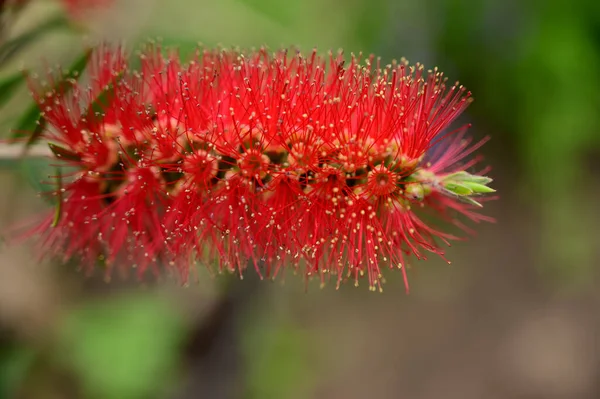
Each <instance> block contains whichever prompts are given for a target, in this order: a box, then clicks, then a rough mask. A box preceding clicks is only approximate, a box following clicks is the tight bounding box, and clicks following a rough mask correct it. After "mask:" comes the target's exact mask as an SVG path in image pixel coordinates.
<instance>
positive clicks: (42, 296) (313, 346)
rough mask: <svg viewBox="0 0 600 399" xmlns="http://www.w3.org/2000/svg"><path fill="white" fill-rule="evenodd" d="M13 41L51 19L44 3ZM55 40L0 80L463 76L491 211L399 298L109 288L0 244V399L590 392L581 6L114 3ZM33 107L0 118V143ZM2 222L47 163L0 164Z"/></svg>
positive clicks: (45, 41) (54, 33)
mask: <svg viewBox="0 0 600 399" xmlns="http://www.w3.org/2000/svg"><path fill="white" fill-rule="evenodd" d="M38 3H39V4H34V5H32V7H31V9H29V10H27V13H26V14H25V15H23V16H22V17H21V18H20V19H19V21H17V23H16V25H15V26H14V29H13V30H12V32H13V35H18V34H19V32H26V31H28V30H29V29H32V28H35V27H39V26H40V24H42V23H43V22H44V21H46V20H47V19H48V18H51V17H52V15H54V13H55V12H58V11H59V10H58V8H57V7H56V5H55V4H53V3H52V2H51V1H39V2H38ZM80 24H81V25H82V26H86V29H80V30H79V31H77V32H73V31H72V30H69V29H53V30H51V31H49V32H48V33H47V34H44V36H43V37H40V38H39V40H36V41H35V42H34V43H31V44H30V45H29V46H28V47H27V50H26V51H23V52H22V53H19V55H18V56H16V57H14V58H13V59H12V60H11V61H10V62H9V63H8V64H7V65H6V66H5V67H4V68H3V69H2V70H1V71H0V76H2V77H6V76H9V75H10V74H11V73H14V72H15V71H16V69H17V68H18V67H19V66H21V65H25V66H28V67H32V68H34V69H36V68H38V69H39V68H40V67H41V64H40V61H41V58H42V57H43V58H45V59H46V60H47V62H48V63H49V64H53V63H55V62H59V63H62V64H65V65H68V64H70V63H71V62H72V61H73V60H74V59H76V58H77V57H78V56H79V55H80V53H81V51H82V49H83V48H84V46H85V44H89V43H97V42H98V41H99V40H110V41H121V40H122V41H124V42H125V43H126V45H127V46H128V47H129V48H135V47H136V44H139V43H141V42H144V41H146V40H147V39H148V38H156V37H160V38H162V41H163V42H164V43H165V44H169V45H178V46H179V47H180V49H181V51H182V52H183V53H187V52H190V51H192V49H193V47H194V46H195V44H196V43H197V42H202V43H205V44H207V45H216V44H223V45H226V46H229V45H239V46H242V47H252V46H255V47H258V46H261V45H263V44H267V45H269V46H271V47H273V48H276V47H279V46H290V45H297V46H300V48H301V49H304V50H310V49H312V48H313V47H317V48H318V49H319V50H320V51H322V52H325V51H327V50H329V49H333V50H337V49H338V48H344V50H345V52H346V53H347V54H349V53H351V52H355V53H358V52H361V51H362V52H363V53H376V54H377V55H379V56H381V57H382V60H383V62H384V63H387V62H390V61H391V60H392V59H394V58H396V59H399V58H400V57H403V56H404V57H406V58H408V59H409V60H410V61H411V62H413V63H414V62H422V63H424V64H425V65H426V66H429V67H433V66H438V67H439V68H440V69H441V70H442V71H444V72H445V73H446V75H447V76H449V77H450V79H456V80H460V81H461V82H462V83H463V84H464V85H465V86H467V87H468V88H469V89H470V90H471V91H472V92H473V94H474V97H475V100H476V101H475V102H474V103H473V105H472V106H471V107H470V109H469V110H468V112H467V115H465V116H464V118H463V119H464V121H470V122H472V123H473V126H474V127H473V128H472V129H471V134H472V135H474V136H477V137H483V136H485V135H490V136H491V137H492V140H491V141H490V142H489V143H488V144H487V145H486V146H485V147H484V148H483V153H484V154H485V156H486V161H487V163H489V164H490V165H492V166H493V168H494V169H493V170H492V172H491V173H490V175H491V176H492V177H494V178H495V183H494V187H495V188H496V189H497V190H498V192H499V194H500V196H501V199H500V200H499V201H495V202H492V203H489V205H487V206H486V209H485V211H486V213H487V214H489V215H491V216H494V217H496V218H497V219H498V223H496V224H493V225H481V226H477V230H478V232H479V234H478V236H477V237H474V238H473V239H472V240H470V241H469V242H466V243H460V244H458V245H455V246H454V247H453V248H451V249H450V251H449V254H448V257H449V258H450V259H452V260H453V264H452V266H450V267H449V266H447V265H446V264H445V263H444V262H441V261H439V260H437V259H432V260H430V261H427V262H413V264H412V269H411V270H410V275H409V277H410V281H411V294H410V295H409V296H406V295H405V293H404V288H403V283H402V278H401V275H400V274H399V273H394V274H390V273H388V279H387V280H388V284H387V285H386V289H385V290H384V292H383V294H373V293H370V292H369V291H368V290H367V287H366V286H361V287H359V288H358V289H355V288H354V287H353V286H352V285H346V286H343V287H342V289H340V290H339V291H335V290H334V287H333V286H328V287H326V288H325V289H323V290H319V289H318V285H310V286H309V288H308V292H305V287H304V283H303V281H302V279H301V278H299V277H295V276H291V275H290V276H288V277H287V279H286V280H287V281H286V282H285V284H282V283H268V282H258V281H255V280H254V279H252V278H249V279H247V280H244V281H243V282H238V281H234V282H232V283H231V284H230V285H229V286H228V287H229V289H228V290H227V291H224V290H222V289H221V288H220V287H221V286H222V284H221V281H220V279H219V278H217V279H216V280H215V279H213V278H212V277H210V276H209V275H208V273H206V272H202V271H201V272H200V274H199V282H198V283H193V284H190V286H189V287H185V288H181V287H179V286H178V285H177V283H176V282H175V281H171V280H169V279H168V278H167V279H165V280H164V281H160V282H153V283H144V284H140V283H138V282H137V281H119V279H115V280H116V281H113V282H112V283H111V284H106V283H104V282H103V281H102V278H101V276H94V277H91V278H86V277H85V276H84V275H83V274H82V273H78V272H76V271H75V270H74V269H75V266H73V265H70V266H57V265H51V264H47V263H38V261H37V259H35V258H33V256H32V255H31V253H30V247H29V246H28V244H22V245H10V246H7V245H3V246H2V248H1V249H0V398H42V399H45V398H48V399H50V398H85V399H96V398H97V399H113V398H114V399H137V398H140V399H141V398H149V399H150V398H176V399H180V398H181V399H186V398H249V399H250V398H253V399H254V398H255V399H263V398H266V399H268V398H282V399H287V398H292V399H293V398H298V399H300V398H365V397H372V398H442V397H443V398H446V399H452V398H457V399H459V398H460V399H471V398H473V399H480V398H485V399H494V398H515V399H517V398H523V399H529V398H590V399H592V398H598V397H600V348H599V346H598V337H599V336H600V312H599V311H598V309H599V308H598V305H600V290H599V288H600V284H599V272H598V271H599V270H600V269H599V268H598V267H596V266H597V264H598V262H599V260H600V250H599V248H600V246H598V245H597V244H598V242H599V241H600V240H599V238H600V216H599V215H600V213H599V212H598V199H600V195H599V194H600V94H599V93H600V2H598V1H593V0H590V1H586V0H570V1H566V0H537V1H536V0H531V1H520V0H505V1H499V0H421V1H408V0H397V1H393V0H304V1H292V0H287V1H286V0H220V1H216V0H213V1H207V0H198V1H194V0H170V1H163V0H129V1H128V0H121V1H117V2H115V4H113V5H111V6H110V7H107V8H106V9H102V10H99V11H97V12H94V13H91V14H89V15H87V16H86V17H85V19H84V20H82V21H80ZM28 104H29V98H28V94H27V92H26V90H25V89H24V88H20V89H18V90H17V91H15V96H14V98H12V100H11V101H9V102H8V103H7V104H6V107H4V108H2V110H0V127H1V128H2V131H3V134H2V136H1V137H2V138H7V137H8V136H9V135H10V129H11V127H14V126H15V125H16V124H18V122H19V117H20V115H21V113H22V112H23V111H24V110H25V109H26V107H27V106H28ZM0 166H1V169H0V187H2V188H1V189H0V223H1V224H0V228H2V230H5V229H8V228H9V227H10V226H12V225H14V224H15V223H17V222H18V221H21V220H23V218H25V219H27V218H31V217H32V215H35V214H36V212H38V211H40V210H42V209H45V207H47V205H46V204H44V203H43V202H42V201H41V200H40V199H39V198H36V196H35V193H36V190H39V188H40V186H39V181H40V180H42V179H43V178H44V172H43V169H41V168H40V167H39V165H37V164H34V163H33V162H32V161H27V162H8V161H3V162H2V163H1V165H0Z"/></svg>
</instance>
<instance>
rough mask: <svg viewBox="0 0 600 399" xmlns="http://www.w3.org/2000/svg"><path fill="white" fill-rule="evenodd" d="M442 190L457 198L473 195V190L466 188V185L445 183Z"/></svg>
mask: <svg viewBox="0 0 600 399" xmlns="http://www.w3.org/2000/svg"><path fill="white" fill-rule="evenodd" d="M444 188H445V189H446V190H448V191H450V192H451V193H453V194H456V195H458V196H465V195H471V194H473V190H471V189H470V188H469V187H467V186H466V185H463V184H458V183H445V184H444Z"/></svg>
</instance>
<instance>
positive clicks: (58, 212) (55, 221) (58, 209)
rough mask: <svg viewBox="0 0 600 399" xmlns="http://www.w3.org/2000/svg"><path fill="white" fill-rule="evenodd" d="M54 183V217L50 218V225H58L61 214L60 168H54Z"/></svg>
mask: <svg viewBox="0 0 600 399" xmlns="http://www.w3.org/2000/svg"><path fill="white" fill-rule="evenodd" d="M56 184H57V185H58V190H56V207H55V210H54V219H53V220H52V227H56V226H58V223H59V222H60V218H61V216H62V189H63V188H62V175H61V172H60V169H59V168H57V169H56Z"/></svg>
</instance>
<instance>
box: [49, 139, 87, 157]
mask: <svg viewBox="0 0 600 399" xmlns="http://www.w3.org/2000/svg"><path fill="white" fill-rule="evenodd" d="M48 147H50V151H52V153H53V154H54V155H55V156H56V158H58V159H64V160H66V161H75V162H78V161H81V156H80V155H79V154H77V153H76V152H73V151H70V150H67V149H66V148H63V147H60V146H57V145H56V144H52V143H48Z"/></svg>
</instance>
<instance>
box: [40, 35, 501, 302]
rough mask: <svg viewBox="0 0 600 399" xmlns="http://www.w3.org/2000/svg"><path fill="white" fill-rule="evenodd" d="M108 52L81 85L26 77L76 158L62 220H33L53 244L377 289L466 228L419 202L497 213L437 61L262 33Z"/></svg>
mask: <svg viewBox="0 0 600 399" xmlns="http://www.w3.org/2000/svg"><path fill="white" fill-rule="evenodd" d="M119 54H120V53H117V55H116V56H113V55H112V53H111V52H110V51H108V50H106V49H101V50H100V52H99V54H98V55H97V56H96V57H95V58H94V68H92V69H91V71H92V72H91V75H92V76H91V82H93V83H92V87H91V88H89V89H85V88H82V87H80V86H79V84H78V83H73V85H74V87H73V90H72V91H71V92H70V93H72V94H70V93H51V94H50V95H49V96H44V95H43V94H42V93H40V92H39V91H34V97H35V98H36V99H37V101H38V103H39V104H40V106H41V107H43V109H44V110H45V113H46V115H47V120H48V122H49V124H50V126H51V127H50V128H49V130H48V131H47V132H45V137H46V138H47V139H48V140H50V141H52V142H53V143H55V144H56V145H58V146H60V147H61V148H60V150H58V149H57V150H56V151H55V154H61V153H62V154H71V153H72V154H74V156H71V157H69V158H70V159H69V160H66V159H65V160H64V162H68V163H70V165H71V166H75V167H76V168H78V169H79V170H80V172H79V174H77V175H75V176H73V177H72V181H71V182H70V183H68V184H66V185H65V186H64V187H63V189H64V193H63V195H62V198H64V199H63V201H64V204H63V205H64V206H63V209H64V211H63V215H62V218H61V220H60V224H59V226H58V227H57V228H54V229H52V228H51V227H50V225H49V223H48V222H47V221H46V222H45V223H44V224H42V225H41V226H40V227H39V228H38V229H36V232H37V233H41V234H42V235H45V237H46V240H45V248H46V249H47V250H49V251H51V252H53V253H56V254H61V255H64V256H65V257H67V258H70V257H73V256H80V257H82V260H83V261H88V262H89V261H90V260H93V259H94V258H97V257H102V258H103V259H106V260H107V264H108V266H109V267H108V268H107V270H109V271H110V266H111V265H112V264H115V265H117V264H119V265H122V266H124V267H125V268H126V267H127V266H133V265H136V266H137V267H138V271H139V273H140V274H143V272H144V270H146V269H147V268H148V267H152V268H156V267H157V265H158V264H159V263H160V264H164V265H167V266H171V267H176V268H177V270H178V271H179V272H180V273H181V275H182V277H183V278H184V279H187V278H188V273H189V271H190V267H191V265H192V264H193V263H195V262H196V261H199V262H203V263H207V264H209V265H210V264H213V263H216V264H218V265H219V269H221V270H228V271H235V272H237V273H239V274H240V276H242V275H243V273H244V271H245V270H246V268H247V267H248V266H250V267H252V268H254V269H255V270H256V272H257V273H258V274H259V275H260V276H261V277H269V278H274V277H275V276H276V275H278V274H281V273H282V272H283V271H284V270H285V269H286V268H290V267H291V268H293V269H294V270H295V271H299V272H302V273H303V274H305V276H307V277H312V276H318V278H320V279H321V281H322V283H325V282H326V281H327V280H329V279H330V278H334V279H335V280H336V283H337V285H338V286H339V285H340V284H341V283H342V282H343V281H345V280H346V279H353V280H354V281H355V283H356V284H358V282H359V280H360V278H361V277H362V276H366V277H367V279H368V281H369V287H370V289H372V290H377V289H379V290H380V289H381V287H382V284H383V283H384V278H383V270H384V269H385V268H400V269H401V270H402V273H403V275H404V278H405V281H406V278H407V276H406V264H407V261H408V259H409V256H410V255H414V256H415V257H416V258H417V259H425V258H426V254H427V253H428V252H431V253H435V254H438V255H440V256H442V257H443V250H442V249H441V248H440V246H439V243H440V242H441V243H445V244H448V243H449V242H450V240H455V239H458V238H459V237H456V236H455V235H453V234H449V233H445V232H443V231H441V230H439V229H437V228H434V227H431V226H429V225H428V224H427V223H425V222H424V221H423V219H421V218H420V217H419V215H418V214H419V213H421V212H427V211H430V212H433V213H434V214H437V215H439V216H440V217H441V219H443V220H447V221H450V222H451V223H453V224H455V225H456V226H458V227H459V228H461V229H463V230H465V231H467V232H470V228H469V227H467V226H465V225H464V224H463V222H462V221H460V220H459V219H458V218H457V215H459V214H462V215H464V216H466V218H467V219H471V220H472V221H475V222H479V221H491V219H489V218H487V217H485V216H481V215H480V214H479V213H477V212H476V211H475V208H477V207H478V206H480V205H481V204H480V203H479V202H477V201H475V199H474V198H475V197H478V196H481V195H483V194H486V193H489V192H492V191H493V190H492V189H490V188H489V187H488V186H487V184H489V183H490V182H491V179H489V178H487V177H485V176H482V175H481V174H470V173H468V172H467V171H466V170H467V169H470V168H472V167H473V166H474V165H475V164H476V163H477V162H478V161H480V158H477V157H475V158H470V157H471V154H472V153H473V151H475V150H476V149H478V148H479V147H480V146H481V144H483V142H480V143H477V144H474V145H471V142H470V141H469V140H467V139H465V136H464V134H465V133H464V132H465V129H460V130H454V131H452V130H448V128H449V126H450V124H451V123H452V122H453V121H454V120H455V119H456V118H457V117H458V115H459V114H460V113H461V112H462V111H463V110H464V109H465V108H466V106H467V105H468V104H469V103H470V101H471V100H470V94H469V93H468V92H466V91H465V89H464V88H463V87H462V86H460V85H458V84H455V85H452V86H450V87H447V86H446V80H445V78H444V77H443V75H442V74H441V73H439V72H438V71H437V70H432V71H425V70H424V68H423V67H422V66H419V65H417V66H415V67H411V66H409V65H408V64H407V63H406V62H405V61H402V62H401V63H399V64H397V63H393V64H392V65H388V66H386V67H385V68H380V67H379V64H378V63H379V61H377V64H376V65H375V67H373V65H374V58H373V57H370V58H369V59H367V60H366V61H365V62H364V63H362V62H361V61H360V57H354V56H352V57H351V58H350V61H349V62H348V63H347V66H346V64H345V63H344V58H343V56H342V54H341V53H338V54H336V55H333V54H330V55H329V57H328V58H325V59H323V58H320V57H319V56H318V55H317V53H316V52H312V53H311V54H310V55H309V57H307V58H305V57H304V56H303V55H302V54H300V53H294V54H290V53H288V52H287V51H280V52H277V53H274V54H270V53H268V52H267V51H266V50H264V49H261V50H258V51H251V52H242V51H237V50H221V49H218V50H201V51H198V52H197V54H196V55H195V56H194V57H193V59H192V60H191V61H190V62H189V63H183V62H181V61H180V59H179V56H178V55H177V54H176V53H169V54H168V55H167V56H163V52H162V51H161V49H160V48H159V47H157V46H150V47H148V48H146V49H145V50H144V52H143V53H142V55H141V61H142V68H141V71H142V72H141V73H135V72H131V71H129V69H128V68H127V66H126V65H125V63H124V62H123V61H122V60H123V58H122V56H120V55H119ZM117 76H118V77H119V79H118V80H117V79H116V78H115V77H117ZM107 84H110V85H109V86H107ZM106 87H110V93H109V94H110V95H109V96H107V98H108V100H107V101H104V102H103V104H102V112H99V113H98V112H96V113H95V114H94V117H93V118H90V117H89V112H88V113H86V112H84V110H82V109H81V108H80V107H79V105H78V104H80V103H81V102H82V101H81V100H82V98H83V93H86V97H85V98H84V99H85V100H86V101H84V103H88V104H89V103H90V101H93V98H94V94H95V95H98V93H99V92H101V91H102V90H103V88H104V90H106V89H105V88H106ZM34 88H35V85H34ZM38 93H40V94H38ZM46 98H51V99H52V101H46ZM61 151H62V152H61ZM82 191H85V194H82ZM74 203H77V206H75V205H73V204H74ZM86 221H89V223H85V222H86ZM72 237H75V238H72ZM406 287H407V289H408V285H406Z"/></svg>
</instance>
